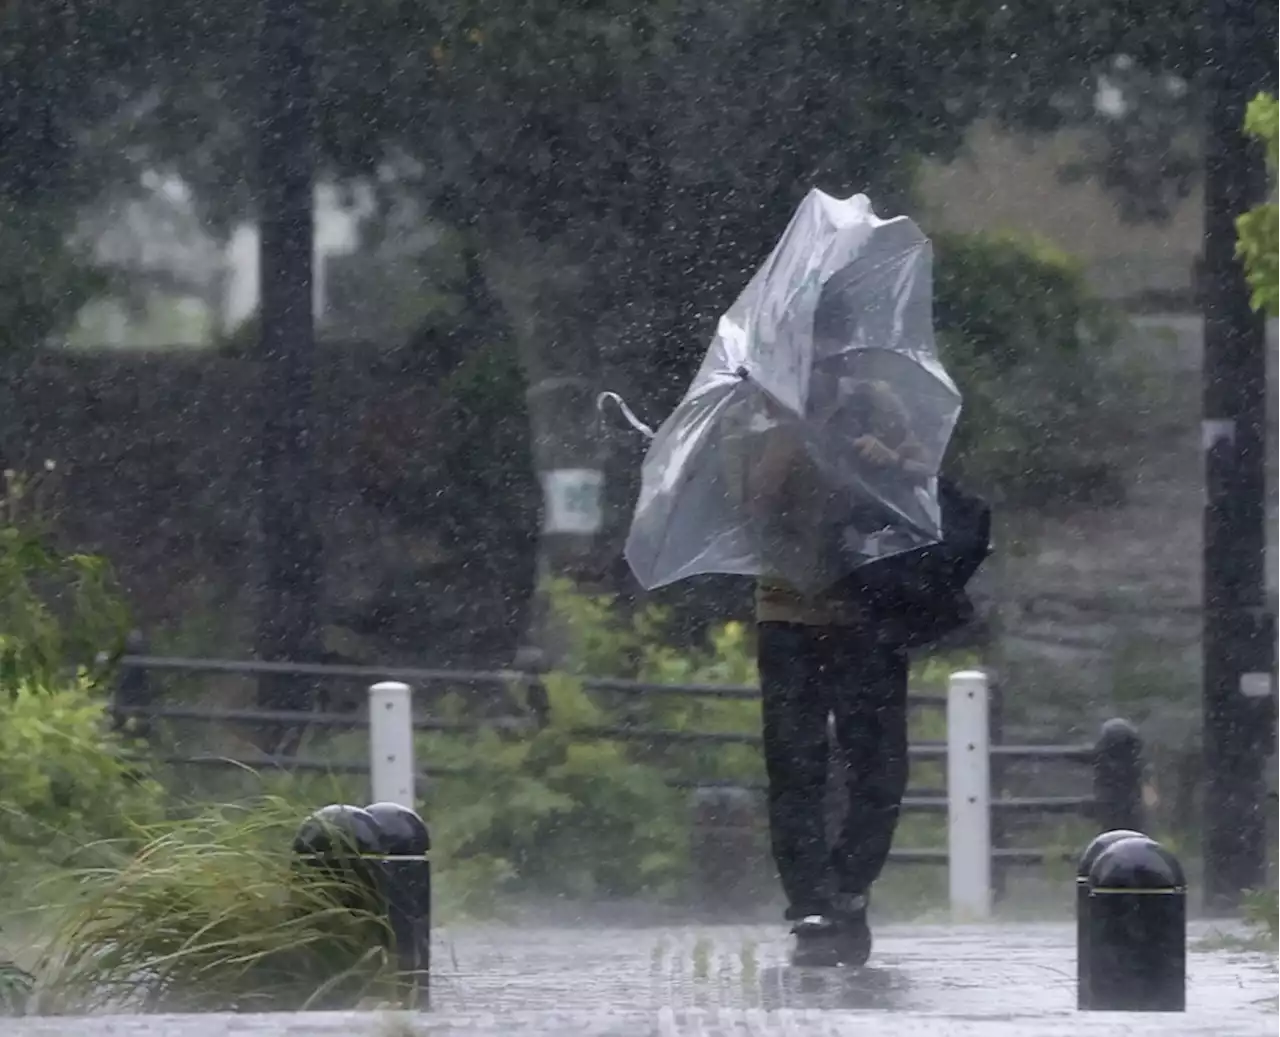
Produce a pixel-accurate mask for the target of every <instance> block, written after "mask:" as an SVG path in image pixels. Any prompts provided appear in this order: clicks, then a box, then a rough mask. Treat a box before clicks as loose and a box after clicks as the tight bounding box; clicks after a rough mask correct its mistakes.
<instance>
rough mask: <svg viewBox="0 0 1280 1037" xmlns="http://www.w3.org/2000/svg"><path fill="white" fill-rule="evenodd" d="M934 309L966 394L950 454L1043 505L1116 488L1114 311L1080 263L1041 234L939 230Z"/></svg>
mask: <svg viewBox="0 0 1280 1037" xmlns="http://www.w3.org/2000/svg"><path fill="white" fill-rule="evenodd" d="M935 245H936V250H937V265H936V270H935V304H934V306H935V309H934V312H935V320H936V322H937V327H938V335H939V339H940V343H941V348H942V351H943V357H944V359H945V360H946V361H947V364H948V366H949V368H950V369H951V371H952V372H953V376H954V377H955V379H956V382H957V383H958V385H959V387H960V390H961V392H962V393H963V394H964V411H963V413H962V416H961V419H960V424H959V426H958V428H957V430H956V435H955V438H954V440H953V443H952V448H951V451H952V453H951V457H952V460H953V462H954V463H955V466H956V469H957V470H958V471H959V473H960V476H961V478H963V479H965V480H966V481H968V482H971V483H972V484H974V485H975V486H978V487H981V488H982V489H983V490H984V491H985V492H986V493H988V494H990V495H991V496H993V497H995V498H996V499H997V500H1004V501H1010V502H1016V503H1018V504H1030V505H1044V504H1049V503H1055V502H1059V501H1062V500H1071V499H1082V498H1083V499H1089V498H1090V497H1095V498H1096V497H1097V496H1099V495H1108V494H1110V493H1111V492H1113V491H1114V487H1113V485H1112V475H1113V472H1112V466H1113V462H1114V457H1115V445H1114V444H1115V442H1116V440H1117V439H1118V433H1117V428H1116V417H1117V416H1118V415H1119V414H1120V413H1121V409H1120V408H1122V407H1123V408H1129V409H1130V410H1131V407H1132V401H1131V400H1127V399H1126V398H1125V397H1126V392H1127V388H1126V385H1125V384H1124V382H1123V381H1122V380H1121V376H1120V373H1119V372H1118V371H1115V370H1112V369H1109V368H1108V366H1107V361H1108V359H1109V356H1110V353H1111V351H1112V347H1113V346H1114V344H1115V342H1116V339H1117V337H1118V334H1119V330H1120V325H1119V323H1118V319H1117V317H1116V315H1115V314H1114V313H1113V312H1112V311H1110V310H1109V309H1108V307H1107V306H1105V305H1104V304H1103V303H1101V302H1100V301H1099V300H1098V299H1096V298H1095V297H1094V296H1093V295H1092V293H1091V292H1090V291H1089V289H1088V287H1087V285H1086V283H1085V279H1084V274H1083V272H1082V270H1081V268H1080V266H1079V264H1077V263H1075V262H1073V261H1072V260H1071V259H1070V258H1069V257H1067V256H1065V255H1063V254H1062V253H1061V252H1058V251H1056V250H1055V249H1053V248H1051V247H1049V246H1047V245H1045V244H1043V243H1041V242H1038V241H1035V240H1028V239H1026V238H1021V237H1014V236H1009V235H1004V234H970V235H951V234H944V235H938V236H937V237H936V239H935Z"/></svg>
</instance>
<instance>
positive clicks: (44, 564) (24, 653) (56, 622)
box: [0, 463, 127, 686]
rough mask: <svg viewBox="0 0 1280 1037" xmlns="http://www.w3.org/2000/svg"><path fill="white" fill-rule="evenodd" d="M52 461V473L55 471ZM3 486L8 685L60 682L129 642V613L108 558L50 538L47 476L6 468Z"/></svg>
mask: <svg viewBox="0 0 1280 1037" xmlns="http://www.w3.org/2000/svg"><path fill="white" fill-rule="evenodd" d="M52 471H53V466H52V464H51V463H50V464H48V465H46V470H45V473H44V476H48V475H50V474H51V473H52ZM3 479H4V485H3V487H0V489H2V490H3V494H2V495H0V686H3V685H5V684H6V683H8V682H11V681H13V680H15V679H19V678H23V679H30V680H32V681H34V682H36V684H37V685H38V686H55V685H56V684H57V683H58V682H59V681H60V680H61V679H62V678H63V677H64V676H65V675H66V674H67V673H68V672H69V671H73V670H74V669H75V668H76V667H77V666H84V667H88V666H93V665H95V664H96V662H95V661H96V660H97V658H98V657H99V654H100V653H106V654H107V655H108V656H110V655H112V654H114V653H115V652H116V651H117V650H118V649H119V648H120V647H121V646H122V645H123V642H124V635H125V630H126V626H127V616H126V613H125V609H124V606H123V603H122V600H121V597H120V594H119V590H118V588H117V586H116V583H115V579H114V576H113V574H112V572H111V568H110V566H109V565H108V564H107V562H106V561H105V560H104V559H102V558H100V557H98V556H96V555H90V554H83V553H62V552H59V551H57V550H55V549H54V548H52V547H50V546H49V543H48V538H47V536H45V535H44V528H43V525H42V516H41V515H40V511H39V506H40V492H41V484H42V481H43V477H37V478H35V479H26V478H23V477H21V476H19V475H18V474H17V473H16V472H14V471H11V470H10V471H6V472H4V474H3Z"/></svg>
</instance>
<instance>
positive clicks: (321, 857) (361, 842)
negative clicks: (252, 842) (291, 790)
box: [293, 803, 382, 910]
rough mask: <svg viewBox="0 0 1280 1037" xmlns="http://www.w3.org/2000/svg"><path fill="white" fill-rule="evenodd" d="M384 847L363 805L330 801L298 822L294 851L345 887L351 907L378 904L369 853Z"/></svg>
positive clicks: (375, 881)
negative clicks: (356, 805) (357, 805)
mask: <svg viewBox="0 0 1280 1037" xmlns="http://www.w3.org/2000/svg"><path fill="white" fill-rule="evenodd" d="M381 849H382V831H381V829H379V827H378V822H377V820H375V819H374V817H373V815H372V814H370V813H369V811H367V810H365V809H364V808H363V807H355V806H350V805H348V804H344V803H331V804H330V805H329V806H327V807H321V808H320V809H319V810H317V811H316V812H315V813H314V814H311V815H310V816H309V817H307V818H306V819H305V820H304V821H303V822H302V824H301V825H299V826H298V832H297V834H296V835H295V836H294V838H293V852H294V854H296V855H297V857H298V858H299V860H301V861H302V862H304V863H305V864H307V865H309V866H310V867H312V868H315V869H317V870H318V871H319V872H320V873H321V874H323V875H324V876H325V877H326V878H328V879H331V880H332V881H333V882H334V883H335V884H341V886H342V888H343V892H344V894H345V896H344V903H345V906H347V907H349V908H351V909H352V910H357V909H361V908H369V907H373V906H374V905H376V899H375V898H376V895H377V878H376V876H375V874H374V869H373V868H372V867H371V866H370V864H369V862H368V860H367V857H368V855H369V854H376V853H378V852H380V850H381Z"/></svg>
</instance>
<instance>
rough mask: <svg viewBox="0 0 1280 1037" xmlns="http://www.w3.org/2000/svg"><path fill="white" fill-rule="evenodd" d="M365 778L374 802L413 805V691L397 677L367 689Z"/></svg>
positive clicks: (412, 806)
mask: <svg viewBox="0 0 1280 1037" xmlns="http://www.w3.org/2000/svg"><path fill="white" fill-rule="evenodd" d="M369 778H370V784H371V786H372V790H373V797H372V798H373V799H374V800H375V801H376V802H379V803H397V804H399V805H400V806H402V807H408V808H409V809H410V810H413V809H415V802H414V801H415V799H416V798H417V797H416V796H415V792H416V789H415V778H416V774H415V769H414V762H413V691H412V689H411V688H410V687H409V685H407V684H401V683H400V682H399V681H383V682H381V683H379V684H375V685H373V686H372V687H371V688H370V689H369Z"/></svg>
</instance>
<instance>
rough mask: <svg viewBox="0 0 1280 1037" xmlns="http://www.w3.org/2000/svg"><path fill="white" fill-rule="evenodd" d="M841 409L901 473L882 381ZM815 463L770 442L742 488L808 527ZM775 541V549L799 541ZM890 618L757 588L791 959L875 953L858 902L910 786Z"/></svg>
mask: <svg viewBox="0 0 1280 1037" xmlns="http://www.w3.org/2000/svg"><path fill="white" fill-rule="evenodd" d="M849 405H851V406H855V407H859V408H861V409H863V410H864V411H865V413H866V420H867V428H866V431H865V432H864V433H863V435H862V436H860V437H858V438H857V439H856V440H855V441H854V442H853V444H851V445H852V448H853V449H854V450H855V451H856V452H857V454H858V457H859V458H860V459H861V460H862V461H863V462H864V463H865V464H866V465H868V466H870V467H873V468H878V469H881V470H883V471H884V472H885V474H889V473H890V472H891V471H892V470H893V469H895V468H896V469H897V470H898V473H900V474H903V475H906V474H909V471H910V464H911V462H912V459H913V457H914V453H915V445H914V443H913V442H912V440H911V438H910V435H909V432H908V429H907V427H906V422H905V420H903V419H904V417H905V416H904V414H903V412H902V408H901V406H900V405H899V404H898V403H897V401H896V399H895V398H894V396H893V394H892V392H891V391H890V390H889V389H888V387H887V386H884V385H883V384H875V383H862V384H860V385H858V386H857V387H856V389H855V392H854V393H853V394H852V395H851V398H850V400H849ZM811 464H812V463H811V462H810V461H809V459H808V458H807V457H806V456H805V454H804V452H803V450H802V448H801V447H800V444H798V443H788V442H787V441H786V440H785V439H784V438H783V437H781V436H774V437H773V438H771V439H770V441H769V446H768V447H767V448H766V449H765V450H764V451H763V453H762V455H761V456H760V457H759V459H758V462H757V464H756V465H755V467H754V470H753V472H752V473H751V483H750V486H749V490H748V492H749V494H750V497H749V499H750V501H751V502H752V505H753V506H754V507H755V508H756V509H758V513H759V514H760V516H761V518H762V521H764V522H765V523H767V524H770V525H772V524H775V523H777V524H784V525H785V524H787V523H788V521H789V519H792V518H795V519H796V520H797V523H796V524H797V525H801V526H805V525H810V523H808V522H807V521H806V515H811V514H813V513H814V512H815V511H817V510H823V509H825V508H827V507H828V506H829V503H830V502H829V501H827V500H819V499H817V497H818V496H819V495H822V494H823V492H824V491H823V490H822V489H821V486H822V484H823V480H822V479H820V478H816V477H812V475H813V473H812V472H811V471H809V470H808V469H810V468H811ZM779 533H780V535H779V536H778V537H777V538H776V541H775V542H782V541H784V540H785V541H787V542H789V543H794V542H796V540H797V539H798V538H797V537H796V536H795V535H794V533H792V534H791V535H787V533H785V532H783V531H779ZM766 535H767V533H766ZM839 535H840V531H839V530H838V529H836V528H832V529H829V530H828V531H827V536H828V537H829V538H830V539H831V541H832V542H829V543H827V544H820V545H817V550H818V551H819V552H821V551H825V550H831V549H837V545H835V544H834V540H835V538H837V537H838V536H839ZM824 539H825V538H824ZM792 565H793V566H794V563H792ZM897 619H898V617H896V616H891V615H881V614H878V613H877V609H876V607H875V603H874V602H873V601H867V600H859V597H858V595H856V594H854V593H851V592H850V590H849V588H848V587H847V586H845V585H843V584H842V585H838V586H837V587H836V588H834V589H832V590H830V591H827V592H825V593H820V594H816V595H811V594H805V593H802V592H801V591H799V590H797V589H795V588H794V587H793V586H791V585H789V584H788V583H786V582H783V581H781V580H776V579H772V580H771V579H763V578H762V579H760V580H758V581H757V589H756V624H757V626H756V633H757V645H758V648H757V653H758V655H757V658H758V668H759V671H760V686H761V694H762V698H763V704H762V705H763V735H764V757H765V767H766V771H767V774H768V779H769V824H770V831H771V837H772V845H773V855H774V860H775V862H776V865H777V868H778V873H779V876H780V878H781V881H782V887H783V892H784V894H785V896H786V898H787V905H788V906H787V918H788V919H789V920H790V921H791V922H793V923H794V926H793V929H792V931H793V933H794V934H795V937H796V949H795V956H794V960H795V962H796V963H797V964H846V965H854V966H859V965H862V964H864V963H865V962H866V960H867V958H868V956H869V955H870V953H871V931H870V927H869V925H868V922H867V907H868V896H869V893H870V890H871V886H872V884H873V883H874V882H875V881H876V879H877V878H879V876H880V872H881V870H882V869H883V868H884V865H885V862H886V861H887V859H888V856H889V849H890V846H891V844H892V841H893V835H894V830H895V828H896V826H897V821H898V813H899V809H900V807H901V803H902V797H903V794H904V793H905V791H906V785H907V653H906V648H905V646H904V645H903V644H902V643H900V641H899V640H898V639H897V638H895V637H894V636H893V630H892V627H893V625H894V622H895V621H896V620H897ZM829 728H830V734H831V736H833V738H834V742H835V745H836V746H837V747H838V750H837V751H838V756H837V760H838V770H839V772H840V776H841V778H842V779H843V781H844V785H845V803H844V811H843V813H844V823H843V826H842V829H841V831H840V832H839V834H838V836H837V837H836V839H835V840H834V844H829V842H828V838H827V830H826V829H827V818H826V789H827V777H828V762H829V760H830V751H829V743H828V737H829Z"/></svg>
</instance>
